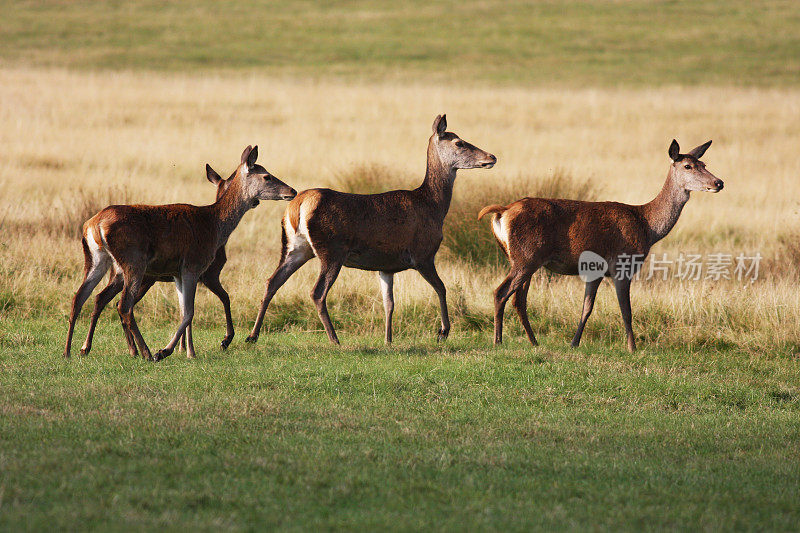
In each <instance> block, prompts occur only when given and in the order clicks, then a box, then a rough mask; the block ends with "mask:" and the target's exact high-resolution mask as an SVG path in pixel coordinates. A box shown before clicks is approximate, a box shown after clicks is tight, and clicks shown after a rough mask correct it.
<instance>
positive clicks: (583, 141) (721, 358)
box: [0, 0, 800, 531]
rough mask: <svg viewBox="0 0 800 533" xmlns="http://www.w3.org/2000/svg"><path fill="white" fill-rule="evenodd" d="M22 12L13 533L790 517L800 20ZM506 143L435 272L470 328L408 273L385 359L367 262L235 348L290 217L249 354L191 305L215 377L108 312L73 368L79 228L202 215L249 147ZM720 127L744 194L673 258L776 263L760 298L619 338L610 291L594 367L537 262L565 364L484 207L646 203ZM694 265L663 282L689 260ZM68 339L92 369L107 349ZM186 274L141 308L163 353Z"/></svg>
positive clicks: (6, 484) (685, 5) (15, 46)
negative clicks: (673, 165) (131, 215)
mask: <svg viewBox="0 0 800 533" xmlns="http://www.w3.org/2000/svg"><path fill="white" fill-rule="evenodd" d="M395 4H396V5H389V4H388V3H382V2H360V1H348V2H326V3H317V2H269V3H248V2H237V3H228V2H225V3H221V2H219V3H217V2H206V1H203V2H193V3H180V2H169V3H157V2H136V3H123V2H102V3H89V2H13V3H12V2H4V3H0V21H2V22H0V530H3V531H5V530H20V529H28V530H44V529H52V528H53V527H57V528H60V529H98V530H121V529H126V530H129V529H134V530H145V529H153V528H155V527H159V528H166V529H186V528H190V527H191V528H196V529H227V530H253V529H263V528H265V527H266V528H280V529H284V530H309V529H326V530H330V529H370V530H377V529H392V530H419V529H434V530H463V529H471V530H519V531H522V530H531V529H543V530H545V529H546V530H553V529H564V530H575V529H598V530H641V529H656V530H664V529H691V530H696V529H704V530H792V529H795V528H796V524H797V523H798V520H800V511H798V507H797V501H798V500H800V463H798V462H797V457H798V455H799V454H800V448H799V447H798V446H800V444H799V443H800V416H798V411H800V385H799V384H800V379H798V378H800V291H798V290H797V284H798V281H800V275H799V274H798V269H797V264H798V261H800V200H798V199H799V198H800V181H799V180H798V179H797V178H798V176H800V159H798V157H797V146H798V139H800V121H799V120H798V117H800V86H799V85H800V83H798V82H800V60H799V59H798V58H800V38H799V37H798V33H797V31H796V28H797V27H798V26H800V9H798V8H797V6H796V5H795V4H794V3H793V2H788V1H774V2H773V1H764V2H744V1H736V2H716V1H714V2H704V3H702V4H697V3H694V2H685V1H683V0H678V1H668V2H667V1H665V2H642V1H638V0H636V1H619V2H618V1H601V2H576V1H569V2H532V3H529V2H499V1H486V2H480V3H464V2H459V3H451V2H444V3H430V2H428V3H423V2H403V3H395ZM442 112H446V113H447V115H448V122H449V124H450V129H451V130H452V131H454V132H456V133H458V134H460V135H461V136H462V137H463V138H465V139H466V140H468V141H470V142H473V143H474V144H476V145H477V146H479V147H481V148H484V149H486V150H488V151H491V152H492V153H494V154H495V155H497V156H498V159H499V162H498V164H497V165H496V166H495V168H493V169H491V170H473V171H461V172H460V173H459V177H458V181H457V183H456V187H455V195H454V199H453V204H452V208H451V211H450V214H449V215H448V219H447V222H446V228H445V241H444V243H443V247H442V250H441V251H440V253H439V256H438V260H437V262H438V267H439V272H440V274H441V276H442V278H443V280H444V282H445V284H446V285H447V288H448V301H449V305H450V311H451V319H452V321H453V333H452V335H451V338H450V339H449V340H448V341H447V342H446V343H444V344H436V343H435V341H434V334H435V331H436V329H437V327H438V306H437V305H436V302H435V297H434V294H433V291H432V290H431V289H430V287H429V286H428V285H427V284H426V283H425V282H424V281H423V280H422V279H421V278H420V277H419V275H417V274H416V273H403V274H400V275H398V277H397V282H396V284H395V297H396V302H397V309H396V311H395V340H396V343H395V345H394V346H392V347H391V348H386V347H384V346H383V343H382V340H381V338H382V327H383V311H382V307H381V301H380V296H379V291H378V282H377V279H376V276H375V275H374V274H373V273H365V272H360V271H354V270H349V269H345V270H344V271H343V273H342V274H341V276H340V277H339V279H338V281H337V282H336V284H335V285H334V288H333V290H332V292H331V295H330V297H329V306H330V309H331V315H332V318H333V320H334V324H335V326H336V327H337V329H338V332H339V335H340V337H341V339H342V342H343V346H342V347H341V348H332V347H330V346H329V345H328V344H327V341H326V340H325V339H326V338H325V335H324V333H322V332H321V331H320V330H321V325H320V323H319V320H318V318H317V316H316V312H315V309H314V307H313V305H312V304H311V302H310V298H309V292H310V289H311V286H312V284H313V282H314V280H315V278H316V276H317V264H318V263H317V262H316V261H312V262H310V263H309V265H308V266H306V267H304V268H303V269H301V270H300V271H299V272H298V273H297V274H296V275H295V276H294V277H293V278H292V279H291V280H290V281H289V282H288V283H287V284H286V285H285V286H284V288H283V289H282V290H281V291H280V292H279V293H278V295H277V297H276V298H275V300H274V301H273V304H272V305H271V307H270V309H269V311H268V313H267V318H266V322H265V327H266V330H267V331H266V332H265V333H264V334H263V335H262V337H261V339H260V341H259V343H258V344H257V345H256V346H249V345H245V344H244V342H243V339H244V337H245V335H246V333H247V331H248V329H249V327H250V326H251V325H252V321H253V320H254V318H255V313H256V310H257V305H258V303H259V301H260V298H261V296H262V294H263V293H262V291H263V287H264V285H265V282H266V279H267V277H268V276H269V274H270V273H271V272H272V270H273V269H274V267H275V265H276V263H277V261H278V253H279V250H280V231H279V220H280V215H281V213H282V211H283V208H284V206H285V203H282V202H263V203H262V204H261V205H260V206H259V207H258V208H257V209H255V210H254V211H252V212H251V213H249V214H248V215H247V216H246V217H245V219H244V220H243V222H242V224H241V225H240V226H239V228H238V229H237V230H236V232H234V234H233V236H232V237H231V240H230V241H229V243H228V256H229V262H228V265H227V267H226V269H225V270H224V271H223V274H222V283H223V285H224V286H225V287H226V288H227V289H228V291H229V292H230V294H231V298H232V304H233V316H234V323H235V326H236V331H237V333H236V338H235V339H234V341H233V344H232V346H231V348H230V349H229V350H228V351H226V352H222V351H220V349H219V348H218V343H219V340H220V339H221V337H222V335H223V322H222V310H221V306H220V305H219V303H218V302H217V300H216V299H215V298H213V296H210V295H209V293H208V292H207V291H205V290H201V291H200V293H199V300H198V310H197V314H196V317H195V322H194V323H195V345H196V348H197V350H198V356H199V357H198V359H197V360H195V361H187V360H186V359H185V358H184V357H183V355H182V354H180V353H176V354H174V355H173V356H172V357H171V358H169V359H167V360H166V361H164V362H162V363H160V364H158V365H153V364H146V363H144V362H142V361H140V360H133V359H131V358H129V357H128V355H127V351H126V349H125V342H124V340H123V337H122V335H121V328H120V326H119V320H118V317H117V316H116V312H115V311H114V310H113V309H109V310H107V311H106V313H105V315H103V317H102V319H101V321H100V324H99V327H98V331H97V334H96V336H95V343H94V349H93V351H92V354H91V355H90V356H88V357H85V358H81V357H74V358H73V359H72V360H71V361H69V362H65V361H63V359H61V357H60V354H61V352H62V350H63V341H64V337H65V333H66V317H67V313H68V311H69V305H70V300H71V298H72V295H73V293H74V291H75V289H76V288H77V286H78V285H79V283H80V279H81V272H82V261H83V257H82V252H81V247H80V243H79V231H80V226H81V224H82V222H83V221H84V220H85V219H87V218H88V217H89V216H91V215H92V214H94V213H95V212H96V211H97V210H99V209H100V208H102V207H103V206H105V205H107V204H110V203H128V202H130V203H168V202H189V203H195V204H205V203H210V201H211V200H212V198H213V187H212V186H211V185H209V184H208V182H207V181H206V180H205V173H204V170H203V167H204V164H205V163H206V162H208V163H210V164H211V165H212V166H213V167H214V168H215V169H217V170H218V171H219V172H220V173H221V174H223V175H227V173H229V172H230V171H231V170H232V169H233V168H234V166H235V164H236V163H237V162H238V159H239V154H240V153H241V151H242V149H243V147H244V146H246V145H247V144H258V145H259V153H260V158H259V162H260V163H262V164H263V165H264V166H265V167H266V168H267V169H269V170H270V171H271V172H273V173H274V174H275V175H276V176H278V177H279V178H281V179H282V180H284V181H285V182H287V183H288V184H290V185H292V186H293V187H295V188H297V189H298V190H300V189H304V188H307V187H318V186H328V187H333V188H337V189H343V190H350V191H356V192H376V191H382V190H387V189H392V188H400V187H403V188H409V187H415V186H416V185H418V184H419V183H420V181H421V180H422V176H423V174H424V166H425V148H426V142H427V138H428V136H429V135H430V125H431V122H432V120H433V118H434V116H436V115H437V114H439V113H442ZM673 137H674V138H677V139H678V141H680V143H681V146H682V147H683V148H684V149H689V148H691V147H693V146H696V145H699V144H701V143H702V142H704V141H706V140H708V139H713V140H714V144H713V145H712V146H711V148H710V149H709V151H708V153H707V154H706V156H705V157H704V161H705V162H706V163H707V164H708V168H709V169H710V170H711V171H712V172H713V173H715V174H716V175H717V176H718V177H720V178H722V179H723V180H725V189H724V190H723V191H722V192H721V193H720V194H717V195H710V194H694V196H693V197H692V199H691V201H690V202H689V203H688V205H687V206H686V208H685V209H684V211H683V214H682V216H681V220H680V221H679V222H678V224H677V226H676V228H675V229H674V230H673V232H672V233H671V234H670V235H669V236H668V237H667V238H666V239H665V240H664V241H662V242H661V243H659V244H658V245H657V246H656V247H655V248H654V250H653V253H654V254H657V255H658V256H660V255H661V254H664V253H665V254H667V255H668V256H669V257H671V258H673V259H674V258H675V257H677V256H678V254H681V253H693V254H702V255H703V256H704V257H708V255H709V254H714V253H724V254H732V255H736V254H740V253H742V254H747V255H753V254H755V253H759V254H761V256H762V258H763V259H762V262H761V265H760V271H759V277H758V279H757V280H756V281H755V282H753V283H747V282H742V281H739V280H736V279H731V280H725V279H722V280H714V279H705V274H707V272H706V271H704V276H703V278H704V279H701V280H699V281H681V280H680V279H676V278H674V277H673V278H671V279H668V280H660V279H655V280H649V281H645V280H642V281H639V282H636V283H634V285H633V289H632V302H633V315H634V324H633V326H634V330H635V332H636V335H637V342H638V344H639V346H640V348H641V350H640V351H639V352H637V353H636V354H633V355H631V354H627V353H626V352H624V351H623V346H622V338H623V330H622V324H621V320H620V318H619V311H618V308H617V304H616V299H615V297H614V294H613V291H612V290H610V288H609V287H608V284H605V286H604V287H603V288H601V290H600V293H599V295H598V301H597V305H596V307H595V312H594V314H593V316H592V318H591V320H590V321H589V324H588V326H587V329H586V332H585V334H584V344H583V345H582V347H581V348H580V349H578V350H570V349H568V348H567V346H568V342H569V340H570V339H571V336H572V334H573V333H574V328H575V325H576V323H577V320H578V318H579V311H580V308H581V302H582V298H583V286H582V284H581V283H580V281H579V280H577V279H569V278H563V277H555V276H550V275H548V274H546V273H539V274H537V275H536V276H535V277H534V281H533V284H532V287H531V291H530V295H529V309H530V312H531V320H532V324H533V328H534V330H535V331H536V333H537V336H538V337H539V339H540V341H542V342H543V346H541V347H538V348H535V349H534V348H531V347H530V346H529V345H527V343H526V342H524V341H523V337H522V335H521V333H522V332H521V328H520V327H519V325H518V323H517V319H516V317H515V316H514V313H513V312H511V311H510V310H509V311H508V312H507V314H506V316H507V319H506V328H507V329H506V344H505V345H504V346H503V347H501V348H493V347H492V346H491V344H490V340H491V327H492V324H491V310H492V309H491V308H492V305H491V304H492V300H491V295H492V291H493V289H494V288H495V286H496V285H497V284H498V283H499V282H500V280H501V279H502V277H503V276H504V274H505V269H506V268H507V265H506V262H505V260H504V259H503V258H502V257H501V256H500V254H499V253H498V250H497V247H496V245H495V243H494V242H493V238H492V237H491V234H490V233H489V230H488V224H487V223H486V222H485V221H484V222H482V223H479V222H477V221H476V220H475V217H476V214H477V212H478V210H479V209H480V208H481V207H483V206H484V205H486V204H488V203H504V202H508V201H511V200H514V199H516V198H519V197H522V196H525V195H534V196H535V195H542V196H554V197H570V198H581V199H597V200H607V199H608V200H617V201H623V202H628V203H643V202H646V201H648V200H650V199H651V198H652V197H653V196H654V195H655V194H656V193H657V192H658V191H659V190H660V188H661V185H662V183H663V180H664V178H665V176H666V172H667V167H668V158H667V147H668V145H669V143H670V141H671V139H672V138H673ZM672 273H673V272H671V274H672ZM90 309H91V302H89V304H88V305H87V306H86V307H85V308H84V314H83V316H82V319H81V320H80V321H79V323H78V329H77V332H76V337H75V339H76V340H75V343H74V345H73V353H75V352H77V345H79V344H80V343H81V342H82V339H83V336H84V335H85V332H86V326H87V316H88V313H89V310H90ZM177 314H178V311H177V299H176V297H175V295H174V289H173V288H172V287H171V286H169V285H166V284H162V285H160V286H159V287H157V288H155V289H154V290H152V291H151V293H150V294H149V295H148V296H147V297H146V298H145V299H144V300H143V301H142V303H141V304H140V305H139V306H138V307H137V318H138V320H139V322H140V325H141V329H142V332H143V334H144V336H145V338H146V339H147V341H148V343H149V344H150V347H151V348H154V349H157V348H159V347H161V346H163V344H164V343H165V342H166V340H167V339H168V338H169V336H170V333H171V331H172V329H173V328H174V327H175V325H176V321H177Z"/></svg>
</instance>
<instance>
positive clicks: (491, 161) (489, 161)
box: [481, 154, 497, 168]
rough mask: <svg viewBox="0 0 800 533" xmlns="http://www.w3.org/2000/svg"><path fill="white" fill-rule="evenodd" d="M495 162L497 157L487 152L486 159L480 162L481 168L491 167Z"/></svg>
mask: <svg viewBox="0 0 800 533" xmlns="http://www.w3.org/2000/svg"><path fill="white" fill-rule="evenodd" d="M495 163H497V158H496V157H495V156H493V155H492V154H488V155H487V156H486V161H484V162H483V163H481V166H482V167H483V168H492V167H493V166H494V164H495Z"/></svg>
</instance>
